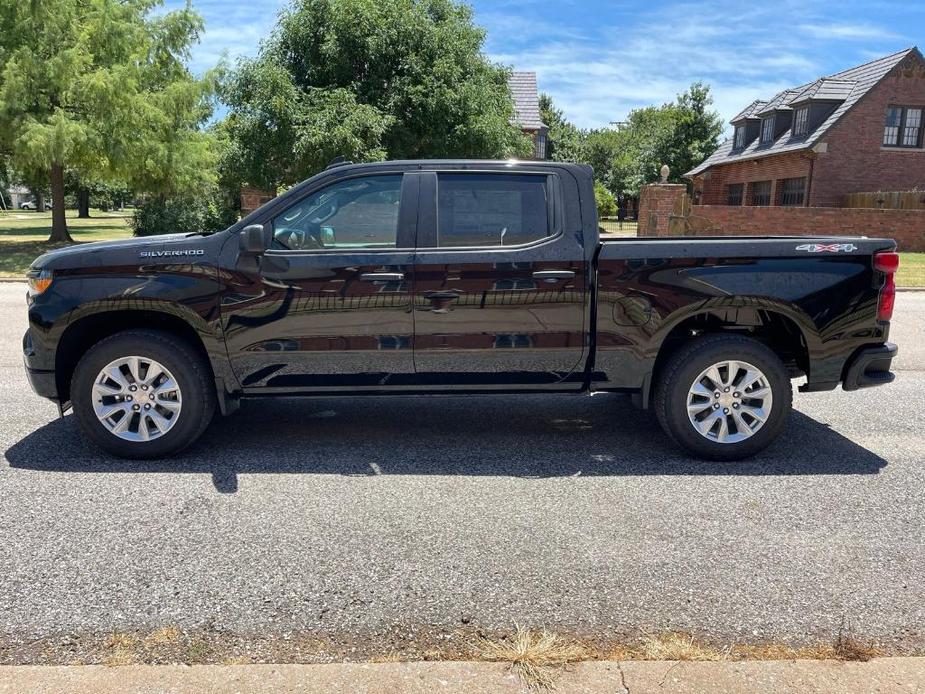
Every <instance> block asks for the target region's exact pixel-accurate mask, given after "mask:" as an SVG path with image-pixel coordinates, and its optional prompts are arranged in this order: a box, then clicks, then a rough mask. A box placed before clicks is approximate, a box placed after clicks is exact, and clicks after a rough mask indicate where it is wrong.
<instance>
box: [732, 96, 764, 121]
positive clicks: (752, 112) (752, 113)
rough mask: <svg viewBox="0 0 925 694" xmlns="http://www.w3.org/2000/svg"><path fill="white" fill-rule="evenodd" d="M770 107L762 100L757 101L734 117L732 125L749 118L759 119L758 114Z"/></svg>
mask: <svg viewBox="0 0 925 694" xmlns="http://www.w3.org/2000/svg"><path fill="white" fill-rule="evenodd" d="M767 105H768V102H767V101H762V100H761V99H755V100H754V101H753V102H752V103H750V104H749V105H748V106H746V107H745V108H743V109H742V110H741V111H739V113H737V114H736V115H735V116H733V117H732V120H730V121H729V122H730V123H738V122H739V121H740V120H745V119H747V118H757V117H758V112H759V111H760V110H761V109H763V108H764V107H765V106H767Z"/></svg>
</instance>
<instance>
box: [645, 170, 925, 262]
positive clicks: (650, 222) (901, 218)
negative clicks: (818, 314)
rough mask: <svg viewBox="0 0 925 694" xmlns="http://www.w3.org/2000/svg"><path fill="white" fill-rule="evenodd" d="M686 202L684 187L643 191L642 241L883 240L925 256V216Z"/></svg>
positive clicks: (911, 212) (922, 213) (923, 213)
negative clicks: (729, 238) (692, 238)
mask: <svg viewBox="0 0 925 694" xmlns="http://www.w3.org/2000/svg"><path fill="white" fill-rule="evenodd" d="M653 188H657V189H659V190H656V191H653V190H652V189H653ZM653 193H654V194H653ZM686 198H688V196H687V193H686V192H685V191H684V186H678V185H676V186H661V185H651V186H643V189H642V195H641V197H640V216H639V232H638V233H639V236H880V237H887V238H892V239H896V243H897V245H898V246H899V250H901V251H916V252H925V210H873V209H865V208H845V207H747V206H743V207H731V206H729V205H693V206H692V205H690V204H688V201H687V200H686ZM644 203H645V204H646V205H647V209H646V213H645V215H643V211H642V205H643V204H644Z"/></svg>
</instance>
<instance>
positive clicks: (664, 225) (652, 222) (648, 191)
mask: <svg viewBox="0 0 925 694" xmlns="http://www.w3.org/2000/svg"><path fill="white" fill-rule="evenodd" d="M686 194H687V186H686V185H683V184H681V183H653V184H651V185H647V186H643V187H642V190H641V191H640V193H639V217H638V220H639V226H638V230H637V232H636V233H637V234H639V236H668V235H669V232H670V231H671V230H673V229H672V228H670V227H672V223H671V220H672V218H679V217H683V216H685V215H684V209H683V208H684V204H685V198H686V197H687V195H686Z"/></svg>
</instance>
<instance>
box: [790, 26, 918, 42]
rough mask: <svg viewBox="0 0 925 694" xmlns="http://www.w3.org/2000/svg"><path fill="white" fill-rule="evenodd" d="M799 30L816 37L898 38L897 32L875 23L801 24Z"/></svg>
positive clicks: (864, 39)
mask: <svg viewBox="0 0 925 694" xmlns="http://www.w3.org/2000/svg"><path fill="white" fill-rule="evenodd" d="M798 28H799V30H800V31H802V32H803V33H804V34H807V35H809V36H811V37H812V38H814V39H856V40H859V41H866V40H870V39H898V38H900V35H899V34H896V33H894V32H892V31H889V30H888V29H884V28H883V27H879V26H875V25H873V24H800V25H799V27H798Z"/></svg>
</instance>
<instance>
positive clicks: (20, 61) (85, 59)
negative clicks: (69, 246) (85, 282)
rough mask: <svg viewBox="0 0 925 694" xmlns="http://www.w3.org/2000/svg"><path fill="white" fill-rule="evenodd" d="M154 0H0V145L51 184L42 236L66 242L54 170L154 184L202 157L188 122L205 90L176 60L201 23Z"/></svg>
mask: <svg viewBox="0 0 925 694" xmlns="http://www.w3.org/2000/svg"><path fill="white" fill-rule="evenodd" d="M158 4H159V3H158V1H157V0H120V1H119V2H114V1H113V0H31V1H30V2H21V1H19V0H0V147H2V149H3V150H4V151H6V152H8V153H10V154H11V157H12V162H13V165H14V166H15V167H16V168H18V169H20V170H23V171H44V172H47V175H48V177H49V180H50V184H51V193H52V201H53V205H52V232H51V237H50V239H49V240H51V241H69V240H70V235H69V234H68V231H67V225H66V222H65V217H64V195H65V170H66V169H70V170H72V171H73V173H74V175H75V176H77V177H78V179H81V180H82V179H86V180H94V181H99V180H106V179H109V178H113V179H119V178H121V179H122V180H124V181H126V182H128V183H129V184H130V185H134V186H135V187H137V188H138V189H139V190H147V189H149V187H150V189H153V190H156V191H157V192H163V191H166V190H170V189H172V188H175V187H177V186H181V185H191V184H192V183H193V181H196V180H200V179H201V177H202V172H204V171H208V169H209V162H210V159H211V160H212V161H214V153H213V152H211V150H210V147H209V145H208V142H207V141H206V140H207V137H206V136H205V134H203V133H199V132H197V129H196V126H198V124H199V122H200V121H201V120H202V119H203V117H204V110H203V108H202V100H203V96H204V94H205V91H206V88H205V87H204V85H203V84H202V83H201V82H199V81H198V80H195V79H193V78H192V77H191V76H190V74H189V72H188V71H187V69H186V67H185V63H184V61H185V60H186V59H187V58H188V50H189V47H190V45H191V44H192V43H193V42H194V41H195V40H196V39H197V37H198V34H199V32H200V31H201V29H202V21H201V19H200V18H199V16H198V15H197V14H196V13H195V12H193V11H192V9H191V8H190V6H187V7H186V8H185V9H183V10H179V11H176V12H169V13H166V14H163V15H159V16H155V15H154V14H153V13H152V10H154V9H155V8H156V7H157V6H158Z"/></svg>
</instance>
